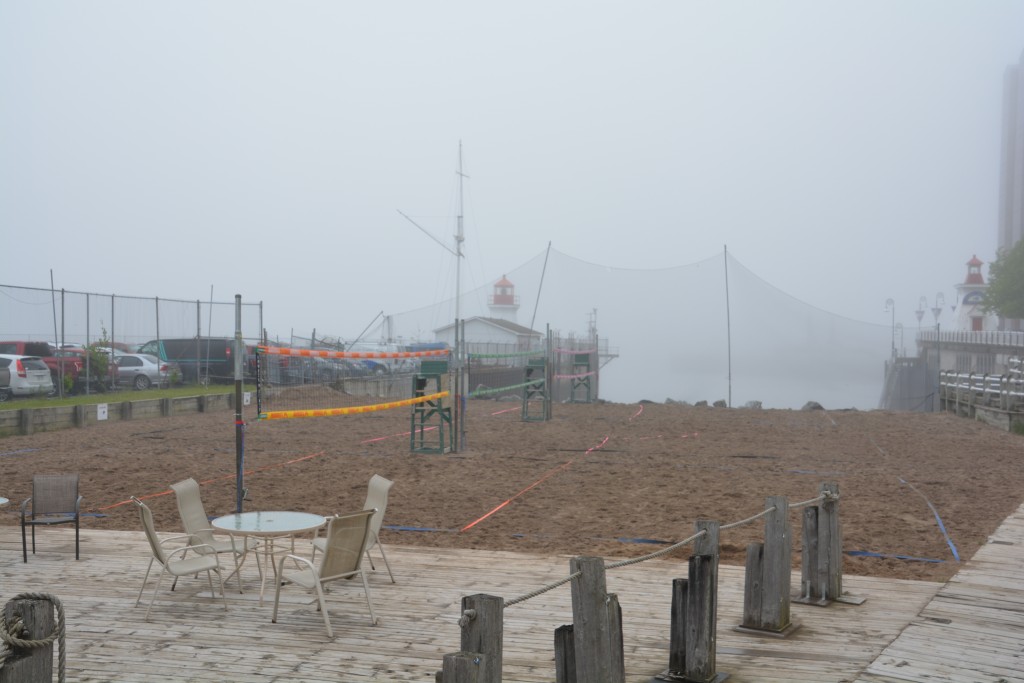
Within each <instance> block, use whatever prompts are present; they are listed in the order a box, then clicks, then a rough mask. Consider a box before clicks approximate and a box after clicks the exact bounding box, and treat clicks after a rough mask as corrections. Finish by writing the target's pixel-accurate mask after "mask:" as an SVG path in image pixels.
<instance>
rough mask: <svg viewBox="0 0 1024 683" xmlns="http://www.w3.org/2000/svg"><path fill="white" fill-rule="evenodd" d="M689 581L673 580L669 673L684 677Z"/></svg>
mask: <svg viewBox="0 0 1024 683" xmlns="http://www.w3.org/2000/svg"><path fill="white" fill-rule="evenodd" d="M689 586H690V580H689V579H672V626H671V631H672V632H671V633H670V634H669V644H668V671H667V672H666V673H668V674H670V675H673V676H682V675H683V670H684V669H685V668H686V598H687V595H688V594H689Z"/></svg>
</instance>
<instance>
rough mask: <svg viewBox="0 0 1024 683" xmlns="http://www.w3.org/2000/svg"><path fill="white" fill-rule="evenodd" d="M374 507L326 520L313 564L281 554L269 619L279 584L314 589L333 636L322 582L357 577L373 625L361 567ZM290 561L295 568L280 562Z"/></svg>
mask: <svg viewBox="0 0 1024 683" xmlns="http://www.w3.org/2000/svg"><path fill="white" fill-rule="evenodd" d="M374 512H375V511H374V510H372V509H371V510H363V511H361V512H353V513H350V514H347V515H337V516H334V517H331V518H330V519H329V520H328V521H327V535H326V536H325V537H324V539H323V540H324V549H323V553H322V554H321V557H320V566H319V567H317V566H315V565H314V564H313V562H311V561H310V560H307V559H306V558H304V557H299V556H298V555H285V556H284V557H282V558H281V560H280V561H279V562H278V569H277V588H276V590H275V591H274V614H273V615H272V616H271V618H270V621H272V622H273V623H275V624H276V623H277V608H278V604H279V603H280V601H281V586H282V585H283V584H285V583H294V584H297V585H299V586H302V587H303V588H305V589H307V590H310V589H312V590H314V591H316V599H317V609H319V610H320V611H321V612H322V613H323V615H324V625H325V626H326V627H327V637H328V638H333V637H334V631H333V630H331V619H330V617H329V616H328V615H327V604H326V602H324V584H325V583H328V582H331V581H337V580H339V579H351V578H354V577H356V576H358V577H359V578H360V579H361V580H362V582H363V591H365V593H366V606H367V607H368V608H369V609H370V623H371V624H373V625H374V626H376V625H377V617H375V616H374V614H373V603H372V602H371V601H370V586H369V584H368V583H367V582H366V573H365V572H364V571H363V568H362V561H363V555H364V554H365V553H366V543H367V541H368V540H369V538H370V533H369V532H370V521H371V520H372V519H373V513H374ZM288 560H291V561H292V562H294V563H295V567H296V570H295V571H288V572H286V571H285V568H284V564H285V562H286V561H288Z"/></svg>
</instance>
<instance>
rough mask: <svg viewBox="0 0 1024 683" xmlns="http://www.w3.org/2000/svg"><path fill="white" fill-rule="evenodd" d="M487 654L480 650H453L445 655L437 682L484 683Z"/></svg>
mask: <svg viewBox="0 0 1024 683" xmlns="http://www.w3.org/2000/svg"><path fill="white" fill-rule="evenodd" d="M486 666H487V656H486V655H482V654H480V653H479V652H452V653H449V654H446V655H445V656H444V660H443V661H442V663H441V667H442V668H441V670H440V671H438V672H437V674H435V675H434V682H435V683H483V681H484V679H483V670H484V667H486Z"/></svg>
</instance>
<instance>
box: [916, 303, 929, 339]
mask: <svg viewBox="0 0 1024 683" xmlns="http://www.w3.org/2000/svg"><path fill="white" fill-rule="evenodd" d="M927 305H928V299H927V298H926V297H923V296H922V297H921V298H920V299H918V300H917V310H916V311H914V315H916V316H917V331H918V332H920V331H921V318H923V317H924V307H925V306H927Z"/></svg>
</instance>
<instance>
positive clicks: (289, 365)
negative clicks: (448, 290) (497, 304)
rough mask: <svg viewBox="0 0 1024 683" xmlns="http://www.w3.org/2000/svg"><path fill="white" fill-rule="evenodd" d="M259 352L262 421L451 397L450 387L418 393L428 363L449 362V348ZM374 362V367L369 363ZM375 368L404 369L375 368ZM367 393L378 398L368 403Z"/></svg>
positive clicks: (363, 410) (365, 410)
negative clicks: (381, 369) (392, 369)
mask: <svg viewBox="0 0 1024 683" xmlns="http://www.w3.org/2000/svg"><path fill="white" fill-rule="evenodd" d="M255 351H256V358H257V376H258V381H257V392H256V407H257V412H258V414H259V418H260V419H261V420H280V419H292V418H304V417H331V416H339V415H355V414H361V413H369V412H375V411H378V410H391V409H394V408H405V407H410V406H414V405H417V404H421V403H424V402H429V401H434V400H437V399H440V398H447V396H448V395H449V392H448V391H447V389H445V390H443V391H442V390H440V389H439V390H438V391H435V392H433V393H425V392H423V391H417V387H418V385H417V382H416V379H417V378H418V377H419V373H420V369H421V368H422V367H423V361H424V360H427V361H428V362H429V361H431V360H443V361H447V360H448V357H449V351H448V350H447V349H437V350H424V351H369V352H367V351H343V350H332V349H323V348H320V349H317V348H312V349H310V348H291V347H280V346H270V345H262V346H258V347H256V349H255ZM371 362H372V363H373V364H374V365H373V366H371V365H368V363H371ZM445 365H446V368H445V374H447V363H445ZM371 367H401V368H403V369H402V371H397V370H396V371H395V372H375V371H373V370H371V369H369V368H371ZM441 394H443V396H442V395H441ZM367 397H374V398H377V399H379V400H377V401H371V402H367V401H366V400H365V399H366V398H367ZM358 399H364V400H363V401H362V402H359V400H358Z"/></svg>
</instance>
